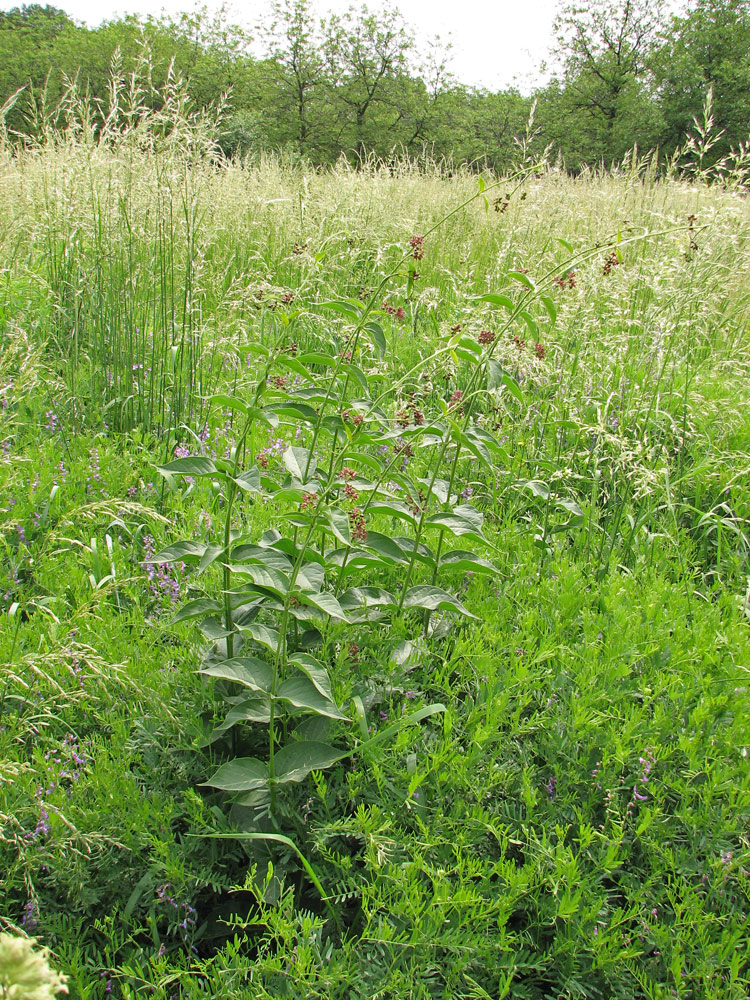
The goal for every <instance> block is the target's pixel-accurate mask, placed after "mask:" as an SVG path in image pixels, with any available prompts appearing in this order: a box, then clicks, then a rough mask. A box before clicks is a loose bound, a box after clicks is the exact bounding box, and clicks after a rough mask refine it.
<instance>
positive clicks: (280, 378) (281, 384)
mask: <svg viewBox="0 0 750 1000" xmlns="http://www.w3.org/2000/svg"><path fill="white" fill-rule="evenodd" d="M271 382H272V383H273V384H274V385H275V386H276V388H277V389H286V387H287V378H286V375H274V376H273V377H272V378H271Z"/></svg>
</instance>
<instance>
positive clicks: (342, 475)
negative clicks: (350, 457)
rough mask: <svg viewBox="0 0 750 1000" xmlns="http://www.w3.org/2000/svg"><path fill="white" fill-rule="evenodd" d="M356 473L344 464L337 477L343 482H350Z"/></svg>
mask: <svg viewBox="0 0 750 1000" xmlns="http://www.w3.org/2000/svg"><path fill="white" fill-rule="evenodd" d="M356 475H357V473H356V472H355V471H354V469H352V468H351V467H350V466H348V465H345V466H344V468H343V469H342V470H341V472H339V479H343V480H344V482H347V483H348V482H350V481H351V480H352V479H354V477H355V476H356Z"/></svg>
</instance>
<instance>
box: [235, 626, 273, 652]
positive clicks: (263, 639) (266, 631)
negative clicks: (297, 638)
mask: <svg viewBox="0 0 750 1000" xmlns="http://www.w3.org/2000/svg"><path fill="white" fill-rule="evenodd" d="M237 627H238V628H239V630H240V632H242V633H243V634H244V635H249V636H250V638H251V639H253V640H254V641H255V642H257V643H258V645H260V646H265V647H266V649H270V650H271V652H272V653H276V652H278V649H279V632H278V629H275V628H269V627H268V626H267V625H260V624H257V623H256V622H252V623H251V624H249V625H238V626H237Z"/></svg>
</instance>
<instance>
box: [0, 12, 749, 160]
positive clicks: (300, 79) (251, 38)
mask: <svg viewBox="0 0 750 1000" xmlns="http://www.w3.org/2000/svg"><path fill="white" fill-rule="evenodd" d="M749 30H750V29H749V28H748V16H747V5H746V4H745V3H743V0H721V2H718V0H705V2H703V0H700V2H696V3H694V4H691V5H690V6H689V7H688V8H687V9H685V10H681V11H679V12H678V13H675V14H673V15H672V17H671V19H669V18H667V15H666V13H665V10H664V8H663V6H662V5H661V4H658V3H657V4H654V3H646V2H645V0H618V2H616V3H614V4H613V3H608V2H605V0H585V2H584V3H579V4H561V6H560V8H559V11H558V16H557V20H556V34H557V37H556V47H555V51H554V54H553V55H554V60H553V64H552V69H553V77H552V79H551V81H550V82H549V83H547V84H545V85H544V86H540V87H538V88H536V90H535V91H534V92H533V93H531V94H529V95H522V94H520V93H519V92H518V91H517V90H516V89H514V88H513V87H508V88H506V89H505V90H503V91H499V92H496V93H492V92H489V91H486V90H477V89H475V88H471V87H466V86H464V85H463V84H461V83H460V82H459V81H457V80H456V79H455V78H454V76H453V75H452V73H451V71H450V46H446V45H445V44H443V43H441V42H440V40H439V39H435V40H433V41H432V42H430V43H429V44H427V45H425V46H424V47H422V48H421V49H420V48H418V47H417V45H416V43H415V40H414V34H413V31H412V29H411V28H410V27H409V26H408V25H407V24H406V23H405V22H404V20H403V19H402V17H401V15H400V14H399V13H398V12H397V11H396V10H393V9H390V8H387V7H386V8H382V9H378V10H371V9H369V8H368V7H366V6H363V7H362V8H361V9H360V10H355V9H354V8H352V9H350V10H349V11H347V12H345V13H343V14H330V15H328V16H326V17H323V18H320V17H319V16H318V15H317V14H316V12H315V11H314V9H313V7H312V6H311V4H310V2H309V0H277V2H275V3H274V4H272V5H270V7H269V8H268V10H267V11H266V13H265V16H264V18H263V20H262V21H261V23H259V24H258V25H257V26H256V27H255V28H254V29H253V33H252V35H251V34H250V33H249V32H248V31H247V30H246V29H244V28H242V27H241V26H239V25H237V24H234V23H232V22H231V21H230V20H229V19H228V18H227V15H226V13H225V12H224V11H221V12H219V13H217V14H215V15H209V14H208V12H207V11H206V10H203V11H199V12H196V13H193V14H183V15H181V16H179V17H174V18H168V17H161V18H156V17H153V16H148V17H143V18H138V17H135V16H132V15H129V16H126V17H123V18H121V19H118V20H111V21H106V22H104V23H103V24H101V25H100V26H98V27H96V28H87V27H85V26H83V25H80V24H78V23H76V22H74V21H73V20H72V19H71V18H69V17H68V16H67V15H66V14H65V13H64V12H63V11H61V10H58V9H56V8H53V7H41V6H39V5H36V4H32V5H29V6H22V7H18V8H13V9H12V10H10V11H8V12H5V13H0V108H2V109H3V111H2V117H3V119H4V120H5V123H6V128H7V129H8V132H9V134H10V135H11V136H12V137H13V141H14V142H19V141H22V140H23V141H28V140H29V139H31V140H35V139H36V140H38V139H42V138H43V137H44V136H45V135H46V134H47V133H48V132H49V131H50V130H55V129H60V128H66V127H71V126H72V125H73V124H74V122H75V119H76V118H80V117H81V112H80V108H81V104H82V103H83V104H85V105H86V112H85V117H86V119H87V121H88V123H89V127H92V126H93V127H97V128H98V127H102V126H103V125H104V123H105V122H107V121H108V120H109V118H108V115H110V114H111V113H112V106H111V96H112V95H111V91H112V89H113V84H114V87H115V88H116V89H119V90H120V91H121V92H122V95H121V100H124V97H125V94H126V93H127V95H128V97H127V100H128V101H129V103H130V105H131V114H132V113H134V111H135V108H136V107H138V108H142V107H146V108H149V109H151V110H152V111H160V110H162V109H163V107H164V96H165V93H166V92H167V89H168V88H167V85H168V84H170V85H173V84H174V81H176V80H183V81H184V84H185V96H186V97H187V98H189V100H190V102H192V106H193V107H195V108H197V109H200V110H202V111H204V112H205V111H206V110H207V109H211V108H215V107H217V106H221V107H222V109H223V111H224V114H223V115H222V117H221V120H220V121H215V122H214V124H213V128H212V132H211V139H212V141H213V142H214V143H216V144H217V146H218V148H220V149H221V151H222V152H223V153H224V154H225V155H227V156H233V155H241V156H245V155H249V156H252V157H253V158H256V157H258V156H259V155H261V154H262V153H264V152H268V151H274V152H276V153H279V154H282V155H284V156H287V157H289V158H290V160H292V161H295V162H303V163H304V162H307V163H313V164H316V165H319V164H328V165H330V164H333V163H335V162H337V161H338V160H339V158H340V157H341V156H342V155H343V156H344V157H346V158H347V159H348V160H349V161H350V162H352V163H353V164H356V165H357V166H361V165H362V164H363V163H364V162H367V160H368V158H369V157H376V158H378V159H383V160H385V161H388V162H392V160H393V158H394V157H396V156H402V155H404V154H406V155H408V156H410V157H413V158H415V157H416V158H418V157H420V156H424V155H425V151H429V155H430V157H432V158H433V159H436V160H443V161H445V162H447V163H450V164H457V163H458V164H460V163H470V164H475V165H477V164H481V165H486V166H489V167H490V168H492V169H495V170H507V169H509V168H510V166H511V165H512V164H513V162H514V161H515V158H516V152H517V149H516V143H515V141H514V139H515V137H517V136H519V135H520V134H521V133H522V131H523V128H524V124H525V123H526V122H527V120H528V119H529V115H530V113H532V110H533V109H534V108H536V109H537V140H536V141H537V145H538V147H539V148H538V149H537V150H535V152H537V153H538V152H540V151H541V150H542V149H545V148H547V147H550V148H551V149H553V150H554V153H555V154H556V155H559V156H560V157H561V159H562V161H563V162H564V163H565V165H566V167H567V168H568V169H571V170H575V171H578V170H580V169H582V168H584V166H586V165H588V166H592V167H593V166H596V165H598V164H600V163H602V162H604V163H606V164H608V165H611V164H612V163H616V162H621V161H623V160H624V159H625V158H627V157H628V156H629V155H632V154H631V151H633V150H634V148H636V147H637V148H639V149H641V150H646V149H655V148H657V147H658V148H659V150H660V151H661V153H662V154H664V153H666V154H667V156H668V157H672V156H673V154H674V153H675V150H677V149H678V148H682V146H683V144H684V142H685V135H686V133H687V132H689V131H691V130H692V127H693V120H694V119H695V118H696V117H699V116H700V113H701V108H702V106H703V104H704V101H705V99H706V94H707V93H708V91H709V89H712V91H713V94H714V100H715V112H716V131H717V132H718V133H720V134H721V135H720V138H719V139H718V141H717V144H716V148H715V149H714V152H713V155H712V162H713V161H715V160H717V159H718V160H720V159H721V158H722V157H724V156H726V155H727V154H729V152H730V150H734V151H735V152H737V151H739V150H740V147H741V146H742V147H743V148H744V144H746V143H747V139H748V136H747V120H748V101H749V100H750V98H749V97H748V94H749V93H750V90H749V87H750V84H749V83H748V72H747V59H746V57H745V54H746V52H747V49H748V44H750V40H749V36H748V31H749ZM166 119H167V121H169V120H170V114H169V110H168V109H167V114H166ZM744 176H745V175H744V174H743V179H744Z"/></svg>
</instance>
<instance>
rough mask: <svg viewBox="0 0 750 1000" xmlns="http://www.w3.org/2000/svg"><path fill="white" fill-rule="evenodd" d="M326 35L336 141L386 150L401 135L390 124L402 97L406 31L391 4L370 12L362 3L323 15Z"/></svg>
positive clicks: (409, 39) (408, 43)
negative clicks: (336, 111) (336, 114)
mask: <svg viewBox="0 0 750 1000" xmlns="http://www.w3.org/2000/svg"><path fill="white" fill-rule="evenodd" d="M326 35H327V37H326V55H327V59H328V64H329V67H330V75H331V80H332V82H333V83H334V85H335V97H336V101H337V104H338V106H339V133H338V134H339V143H340V144H341V145H342V146H343V147H344V148H346V147H351V148H354V149H356V150H358V151H359V152H364V151H366V150H368V149H378V148H379V151H381V152H382V151H387V150H388V149H390V148H392V147H393V146H394V145H396V144H397V143H398V142H399V141H400V139H401V138H402V136H400V135H398V134H397V132H396V131H394V129H395V128H396V126H397V125H398V123H399V121H400V119H401V109H402V106H403V102H404V99H405V98H406V90H407V87H406V86H405V84H406V80H407V77H408V70H409V65H408V56H409V54H410V53H411V52H412V51H413V47H414V39H413V36H412V34H411V32H410V31H409V29H408V28H407V26H406V24H405V23H404V22H403V20H402V18H401V15H400V14H399V13H398V12H397V11H395V10H391V9H388V8H384V9H383V10H382V11H381V12H380V13H379V14H375V13H373V12H372V11H370V10H369V9H368V8H367V7H362V9H361V10H360V11H359V12H356V11H355V10H354V8H353V7H350V8H349V10H348V11H347V12H346V13H345V14H343V15H342V16H338V15H332V16H331V17H330V18H329V20H328V22H327V23H326ZM384 138H385V139H386V141H387V142H388V145H387V149H386V150H384V149H383V141H382V140H383V139H384ZM378 140H380V141H378Z"/></svg>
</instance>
